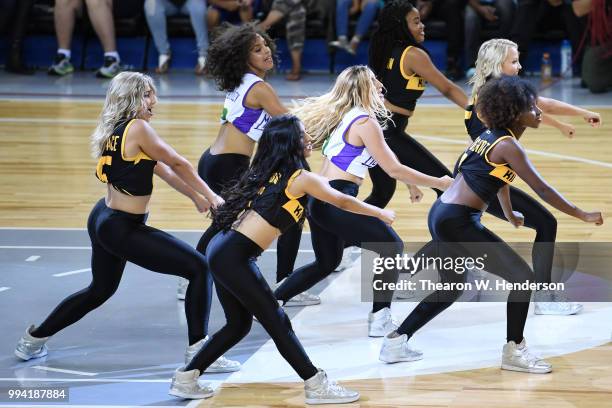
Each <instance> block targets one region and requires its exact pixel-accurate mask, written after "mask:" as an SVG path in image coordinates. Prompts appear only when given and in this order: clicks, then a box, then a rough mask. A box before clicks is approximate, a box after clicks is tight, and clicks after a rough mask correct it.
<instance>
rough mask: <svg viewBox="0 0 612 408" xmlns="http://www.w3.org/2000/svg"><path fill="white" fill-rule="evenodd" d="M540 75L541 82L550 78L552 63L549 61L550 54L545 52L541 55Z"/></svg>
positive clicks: (548, 80)
mask: <svg viewBox="0 0 612 408" xmlns="http://www.w3.org/2000/svg"><path fill="white" fill-rule="evenodd" d="M540 77H541V78H542V82H550V81H551V80H552V64H551V62H550V54H549V53H547V52H545V53H544V54H543V55H542V67H541V70H540Z"/></svg>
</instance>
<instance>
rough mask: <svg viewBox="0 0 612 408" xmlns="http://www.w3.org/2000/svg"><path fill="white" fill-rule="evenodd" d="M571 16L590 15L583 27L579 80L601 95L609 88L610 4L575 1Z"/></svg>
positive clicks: (611, 59)
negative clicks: (584, 42)
mask: <svg viewBox="0 0 612 408" xmlns="http://www.w3.org/2000/svg"><path fill="white" fill-rule="evenodd" d="M572 8H573V11H574V14H575V15H576V16H577V17H583V16H586V15H589V14H590V18H589V24H588V27H587V30H588V34H589V37H590V41H589V42H588V43H587V45H586V50H585V51H584V57H583V59H582V80H583V82H584V83H585V85H586V86H587V88H589V91H591V92H593V93H601V92H606V91H609V90H610V87H612V1H611V0H575V1H574V2H573V3H572Z"/></svg>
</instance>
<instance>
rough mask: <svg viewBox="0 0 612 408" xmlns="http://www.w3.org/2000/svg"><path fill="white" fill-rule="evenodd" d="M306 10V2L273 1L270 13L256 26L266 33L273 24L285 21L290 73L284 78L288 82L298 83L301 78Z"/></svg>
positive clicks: (291, 0)
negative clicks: (289, 55)
mask: <svg viewBox="0 0 612 408" xmlns="http://www.w3.org/2000/svg"><path fill="white" fill-rule="evenodd" d="M306 9H307V4H306V0H273V1H272V5H271V8H270V12H269V13H268V15H267V16H266V18H265V19H264V21H262V22H261V23H259V25H258V28H259V29H261V30H263V31H268V30H269V29H270V27H272V26H273V25H274V24H276V23H278V22H279V21H281V20H283V19H285V21H286V23H285V27H286V31H287V46H288V47H289V52H290V54H291V71H290V72H289V73H288V74H287V76H285V79H286V80H288V81H299V80H300V79H301V78H302V50H303V49H304V39H305V37H306Z"/></svg>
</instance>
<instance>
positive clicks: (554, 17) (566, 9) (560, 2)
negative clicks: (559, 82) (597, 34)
mask: <svg viewBox="0 0 612 408" xmlns="http://www.w3.org/2000/svg"><path fill="white" fill-rule="evenodd" d="M550 23H561V25H562V27H563V28H564V30H565V32H566V33H567V35H568V37H569V40H570V42H571V44H572V50H573V52H574V53H575V52H576V50H579V49H580V39H581V37H582V33H583V32H584V28H585V21H584V19H580V18H578V17H577V16H576V15H575V14H574V13H573V11H572V6H571V4H568V3H567V2H566V1H564V0H518V5H517V7H516V13H515V17H514V23H513V26H512V30H511V34H510V39H511V40H512V41H514V42H515V43H517V44H518V47H519V59H520V63H521V65H522V66H524V67H525V66H527V64H526V62H527V57H528V53H529V45H530V43H531V40H532V38H533V35H534V34H535V32H536V30H538V29H542V28H548V27H547V25H549V24H550ZM574 57H575V58H576V59H575V62H576V63H577V64H578V65H575V67H578V68H579V67H580V65H579V64H580V61H582V55H581V54H578V55H574ZM577 71H579V69H576V70H575V71H574V72H577Z"/></svg>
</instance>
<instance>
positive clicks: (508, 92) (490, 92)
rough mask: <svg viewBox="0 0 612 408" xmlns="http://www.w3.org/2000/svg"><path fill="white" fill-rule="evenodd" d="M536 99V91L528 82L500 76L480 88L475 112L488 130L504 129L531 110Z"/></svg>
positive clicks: (514, 77) (515, 77) (513, 77)
mask: <svg viewBox="0 0 612 408" xmlns="http://www.w3.org/2000/svg"><path fill="white" fill-rule="evenodd" d="M537 97H538V93H537V91H536V89H535V88H534V87H533V85H531V84H530V83H529V82H527V81H525V80H523V79H521V78H519V77H517V76H509V75H502V76H501V77H499V78H491V79H489V80H488V81H487V82H486V83H485V84H484V85H483V86H482V88H480V91H479V92H478V101H477V102H476V111H477V112H478V116H479V117H480V118H482V120H483V122H485V123H486V125H487V127H488V128H489V129H505V128H507V127H510V126H511V125H512V123H513V122H514V121H515V120H516V119H517V118H518V117H519V116H520V115H521V114H522V113H523V112H526V111H528V110H529V109H531V107H532V105H533V104H534V102H535V100H536V99H537Z"/></svg>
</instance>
